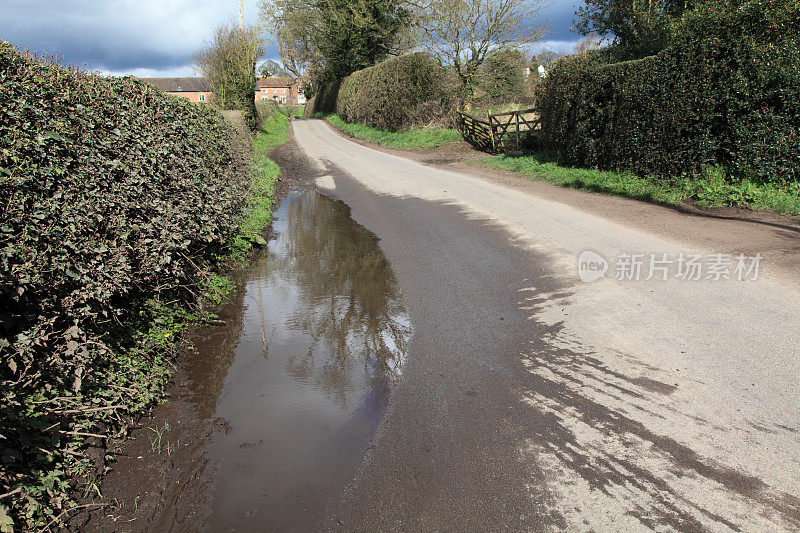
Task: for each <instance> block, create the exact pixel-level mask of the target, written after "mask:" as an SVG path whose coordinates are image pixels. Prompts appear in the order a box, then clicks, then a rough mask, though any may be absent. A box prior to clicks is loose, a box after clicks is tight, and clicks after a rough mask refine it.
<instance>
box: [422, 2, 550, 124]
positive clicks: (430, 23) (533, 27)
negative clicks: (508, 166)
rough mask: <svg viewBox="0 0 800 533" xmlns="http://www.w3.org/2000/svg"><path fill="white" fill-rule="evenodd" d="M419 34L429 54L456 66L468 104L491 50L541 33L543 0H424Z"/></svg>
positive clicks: (512, 45)
mask: <svg viewBox="0 0 800 533" xmlns="http://www.w3.org/2000/svg"><path fill="white" fill-rule="evenodd" d="M424 1H425V3H424V4H423V5H421V6H420V7H419V9H418V16H419V24H418V26H417V32H416V34H417V38H418V41H419V43H420V45H421V46H422V48H423V49H425V50H426V51H427V52H428V53H429V54H431V55H432V56H433V57H434V58H435V59H436V60H437V61H439V62H440V63H441V64H442V65H445V66H447V67H450V68H452V69H453V71H455V73H456V75H457V76H458V78H459V79H460V80H461V84H462V96H463V98H464V108H465V109H470V108H471V106H472V101H473V99H474V97H475V87H476V86H477V83H478V77H479V73H480V68H481V65H483V64H484V62H485V61H486V58H487V57H488V56H489V55H490V54H492V53H498V52H500V51H501V50H505V49H509V48H518V47H520V46H521V45H524V44H527V43H530V42H533V41H535V40H537V39H540V38H541V37H543V36H544V34H545V25H542V24H539V23H538V22H537V15H538V14H539V13H540V12H541V10H542V8H543V7H544V5H545V4H544V3H543V1H542V0H424Z"/></svg>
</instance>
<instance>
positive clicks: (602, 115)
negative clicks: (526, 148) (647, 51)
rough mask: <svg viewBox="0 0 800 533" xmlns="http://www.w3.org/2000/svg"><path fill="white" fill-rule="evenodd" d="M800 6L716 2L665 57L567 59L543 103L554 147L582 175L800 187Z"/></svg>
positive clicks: (781, 1) (777, 0)
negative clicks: (725, 176)
mask: <svg viewBox="0 0 800 533" xmlns="http://www.w3.org/2000/svg"><path fill="white" fill-rule="evenodd" d="M799 6H800V4H798V3H797V2H794V1H789V0H764V1H761V0H758V1H755V0H753V1H747V2H732V1H719V2H716V1H712V2H709V3H708V4H706V5H705V6H704V7H702V8H701V9H700V10H698V11H697V12H695V13H693V14H692V15H691V16H689V17H688V18H687V20H685V21H684V24H683V27H682V28H681V30H680V32H679V34H678V36H677V38H676V41H675V42H674V43H673V44H672V45H671V46H669V47H668V48H667V49H665V50H663V51H662V52H660V53H658V54H657V55H655V56H650V57H646V58H643V59H638V60H630V61H623V62H618V63H612V64H606V62H607V61H609V60H613V59H614V58H615V57H619V56H620V54H622V53H623V52H624V51H620V50H604V51H599V52H596V53H593V54H581V55H577V56H572V57H569V58H565V59H562V60H559V61H558V62H556V64H555V65H554V66H553V67H552V68H551V70H550V72H549V73H548V77H547V79H546V82H545V84H544V87H543V90H542V91H541V92H540V94H539V99H540V105H541V107H542V123H543V132H544V140H545V142H546V143H547V144H548V145H549V146H550V147H552V148H554V149H556V150H557V151H558V154H559V158H560V162H561V163H564V164H569V165H575V166H584V167H599V168H605V169H633V170H635V171H637V172H640V173H650V174H655V175H658V176H663V177H668V176H676V175H679V174H681V173H696V172H698V171H700V170H701V169H703V168H704V167H706V166H709V165H721V166H723V167H725V169H726V170H727V171H728V172H729V173H730V174H731V175H733V176H737V177H749V178H752V179H757V180H760V181H770V182H791V181H797V180H798V179H800V25H798V24H797V21H798V20H800V7H799ZM623 57H624V54H623Z"/></svg>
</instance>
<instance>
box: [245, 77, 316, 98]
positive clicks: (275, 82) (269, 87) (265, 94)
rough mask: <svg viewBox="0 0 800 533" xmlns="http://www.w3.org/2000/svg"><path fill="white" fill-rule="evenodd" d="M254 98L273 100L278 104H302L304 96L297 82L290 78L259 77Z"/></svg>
mask: <svg viewBox="0 0 800 533" xmlns="http://www.w3.org/2000/svg"><path fill="white" fill-rule="evenodd" d="M255 99H256V101H258V100H274V101H276V102H278V103H279V104H287V105H303V104H305V103H306V96H305V94H303V89H302V87H301V86H300V84H299V83H292V80H291V78H260V79H259V80H258V82H257V84H256V91H255Z"/></svg>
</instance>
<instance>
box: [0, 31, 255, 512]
mask: <svg viewBox="0 0 800 533" xmlns="http://www.w3.org/2000/svg"><path fill="white" fill-rule="evenodd" d="M235 139H236V137H235V135H234V134H233V133H232V132H231V129H229V128H228V127H226V126H225V124H224V123H223V119H222V117H221V115H220V114H219V113H218V112H216V111H214V110H212V109H210V108H209V107H207V106H203V105H195V104H191V103H189V102H188V101H186V100H183V99H180V98H175V97H171V96H167V95H164V94H162V93H160V92H159V91H158V90H156V89H155V88H154V87H152V86H150V85H148V84H146V83H143V82H140V81H138V80H136V79H132V78H104V77H100V76H97V75H87V74H83V73H80V72H76V71H73V70H67V69H64V68H61V67H59V66H57V65H54V64H52V63H50V62H47V61H40V60H37V59H36V58H34V57H31V56H29V55H27V54H24V53H20V52H18V51H17V50H15V49H14V48H13V47H12V46H11V45H9V44H8V43H5V42H3V43H1V44H0V205H2V212H1V213H0V265H2V268H0V316H2V326H0V351H1V352H2V358H1V359H0V389H1V390H0V456H2V462H0V493H6V492H9V491H15V490H16V489H20V490H19V491H18V492H16V493H14V494H13V495H12V496H11V497H9V498H5V499H4V500H3V501H2V502H0V519H5V518H4V516H5V515H6V514H7V513H9V514H10V515H11V516H12V517H15V519H16V521H17V527H21V526H23V525H24V524H26V523H27V525H28V527H32V526H33V525H36V524H38V526H39V527H41V526H42V525H43V524H44V523H46V522H49V520H50V517H52V516H57V515H59V514H61V513H62V512H63V511H64V510H65V509H66V507H67V504H68V500H66V499H63V496H64V495H65V494H68V493H70V492H71V490H72V489H75V488H76V487H75V486H70V479H75V477H74V476H78V477H79V478H80V476H81V475H83V474H81V472H85V470H86V469H87V468H89V469H90V470H91V468H90V467H89V466H87V463H86V460H85V458H84V454H85V452H84V448H83V446H84V441H85V440H86V437H85V436H81V435H78V434H79V433H83V434H90V433H95V434H100V435H113V434H114V433H115V432H116V431H118V430H119V429H120V428H122V427H124V426H125V424H126V421H127V420H128V419H129V416H128V413H131V412H134V411H135V410H137V409H139V408H142V407H143V406H146V405H148V404H149V403H151V402H153V401H154V398H155V396H157V393H158V391H159V390H160V388H161V387H163V385H164V382H165V380H166V379H167V373H166V370H165V367H166V363H165V361H164V360H163V357H164V356H165V352H164V351H163V350H160V347H163V345H164V342H163V341H164V339H163V338H162V339H154V338H148V337H147V336H146V335H145V336H143V335H142V333H141V332H142V331H145V330H146V328H145V329H144V330H143V329H142V328H141V327H139V326H141V324H140V323H141V322H142V321H145V322H146V321H147V320H148V317H150V316H152V313H153V306H154V305H155V306H157V305H162V304H163V305H167V304H168V303H173V304H174V303H175V302H178V303H180V302H190V301H194V300H195V298H196V296H197V295H198V294H199V293H200V292H201V287H200V286H201V284H202V283H203V281H202V278H201V276H200V274H199V272H198V267H203V266H204V265H208V264H209V263H210V262H211V261H213V260H214V257H215V254H218V253H220V252H221V251H223V250H224V249H225V246H226V242H228V239H229V238H230V237H231V235H233V234H235V233H236V231H237V223H238V221H239V217H240V213H241V207H242V205H243V201H244V199H245V195H246V192H247V189H246V183H247V176H248V174H247V171H246V166H245V165H246V161H247V159H246V156H247V150H246V148H244V147H242V146H241V145H239V148H238V149H234V148H233V147H234V146H235V144H234V143H236V141H235ZM154 302H155V303H154ZM158 302H161V304H159V303H158ZM90 440H91V439H90ZM101 457H102V454H101ZM87 476H88V474H87Z"/></svg>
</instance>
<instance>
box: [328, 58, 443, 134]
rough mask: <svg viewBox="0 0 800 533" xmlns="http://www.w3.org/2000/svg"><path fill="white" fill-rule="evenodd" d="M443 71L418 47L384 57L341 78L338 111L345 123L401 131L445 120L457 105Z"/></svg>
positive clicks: (337, 103)
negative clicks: (394, 55)
mask: <svg viewBox="0 0 800 533" xmlns="http://www.w3.org/2000/svg"><path fill="white" fill-rule="evenodd" d="M449 80H450V76H449V75H448V72H447V70H446V69H445V68H444V67H442V66H440V65H439V64H437V63H436V62H435V61H434V60H433V59H432V58H431V57H430V56H429V55H427V54H425V53H423V52H418V53H414V54H406V55H403V56H400V57H395V58H392V59H388V60H386V61H384V62H382V63H378V64H377V65H375V66H373V67H369V68H366V69H363V70H359V71H357V72H354V73H352V74H351V75H350V76H348V77H347V78H345V79H344V81H342V83H341V86H340V88H339V91H338V98H337V102H336V112H337V114H338V115H339V116H341V117H342V119H344V120H345V121H347V122H361V123H363V124H367V125H369V126H373V127H375V128H378V129H383V130H389V131H400V130H404V129H408V128H410V127H412V126H419V125H424V124H431V123H440V124H441V123H444V122H448V121H449V120H451V114H452V112H453V110H454V108H455V105H454V98H453V94H454V89H453V84H452V83H451V82H450V81H449Z"/></svg>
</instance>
